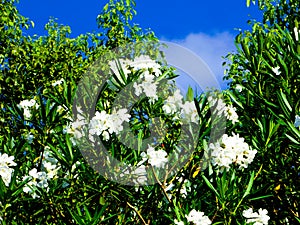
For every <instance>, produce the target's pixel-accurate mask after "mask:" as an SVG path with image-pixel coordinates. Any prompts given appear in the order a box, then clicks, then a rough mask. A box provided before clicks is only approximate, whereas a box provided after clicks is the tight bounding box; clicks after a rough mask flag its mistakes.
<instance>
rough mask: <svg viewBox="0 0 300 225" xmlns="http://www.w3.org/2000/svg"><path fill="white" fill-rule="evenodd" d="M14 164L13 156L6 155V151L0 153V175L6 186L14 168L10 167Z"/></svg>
mask: <svg viewBox="0 0 300 225" xmlns="http://www.w3.org/2000/svg"><path fill="white" fill-rule="evenodd" d="M16 165H17V164H16V163H15V162H14V156H8V155H7V154H6V153H4V154H1V153H0V176H1V178H2V180H3V182H4V184H5V186H7V187H8V186H9V184H10V181H11V175H12V173H13V172H14V169H12V168H10V167H11V166H16Z"/></svg>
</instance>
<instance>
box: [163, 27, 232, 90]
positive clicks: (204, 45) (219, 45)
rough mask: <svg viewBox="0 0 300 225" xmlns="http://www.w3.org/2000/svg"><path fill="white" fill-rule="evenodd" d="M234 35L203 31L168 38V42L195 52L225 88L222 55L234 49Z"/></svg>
mask: <svg viewBox="0 0 300 225" xmlns="http://www.w3.org/2000/svg"><path fill="white" fill-rule="evenodd" d="M234 39H235V36H234V35H233V34H231V33H229V32H222V33H216V34H214V35H209V34H205V33H197V34H193V33H192V34H189V35H188V36H187V37H186V38H185V39H181V40H168V41H170V42H174V43H177V44H179V45H182V46H184V47H186V48H188V49H190V50H191V51H193V52H194V53H195V54H197V55H198V56H200V58H201V59H202V60H203V61H204V62H205V63H206V64H207V65H208V67H209V68H210V69H211V71H212V72H213V73H214V75H215V77H216V78H217V80H218V81H219V83H220V86H221V87H222V88H226V83H225V81H223V76H224V67H223V66H222V63H223V62H224V61H225V60H224V59H223V58H222V57H224V56H226V55H227V54H228V53H229V52H233V51H235V46H234Z"/></svg>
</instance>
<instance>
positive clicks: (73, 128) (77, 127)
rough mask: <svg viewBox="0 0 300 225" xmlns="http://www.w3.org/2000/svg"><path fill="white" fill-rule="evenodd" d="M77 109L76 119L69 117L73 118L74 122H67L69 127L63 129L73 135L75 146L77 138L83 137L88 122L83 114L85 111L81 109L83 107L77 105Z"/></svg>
mask: <svg viewBox="0 0 300 225" xmlns="http://www.w3.org/2000/svg"><path fill="white" fill-rule="evenodd" d="M76 110H77V119H76V121H73V119H72V118H71V117H69V118H68V119H69V120H71V121H72V122H70V123H69V124H67V127H66V128H65V129H64V130H63V133H67V134H70V135H71V138H70V140H71V142H72V144H73V145H74V146H75V145H76V141H75V140H78V139H80V138H82V136H83V133H84V129H83V128H84V126H85V125H86V124H87V122H86V120H85V118H84V116H83V111H82V110H81V108H80V107H77V108H76Z"/></svg>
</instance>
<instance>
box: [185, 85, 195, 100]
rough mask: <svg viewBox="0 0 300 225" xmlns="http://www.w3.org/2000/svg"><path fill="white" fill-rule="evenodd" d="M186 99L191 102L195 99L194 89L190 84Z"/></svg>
mask: <svg viewBox="0 0 300 225" xmlns="http://www.w3.org/2000/svg"><path fill="white" fill-rule="evenodd" d="M186 100H187V101H189V102H191V101H193V100H194V91H193V89H192V88H191V87H190V86H189V87H188V91H187V93H186Z"/></svg>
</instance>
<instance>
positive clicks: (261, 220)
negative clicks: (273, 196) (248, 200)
mask: <svg viewBox="0 0 300 225" xmlns="http://www.w3.org/2000/svg"><path fill="white" fill-rule="evenodd" d="M267 214H268V211H267V210H266V209H261V208H260V209H259V210H258V213H257V212H253V209H252V208H249V209H247V210H244V211H243V216H244V217H245V218H246V219H247V220H246V223H251V224H253V225H267V224H268V221H269V219H270V217H269V216H268V215H267Z"/></svg>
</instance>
